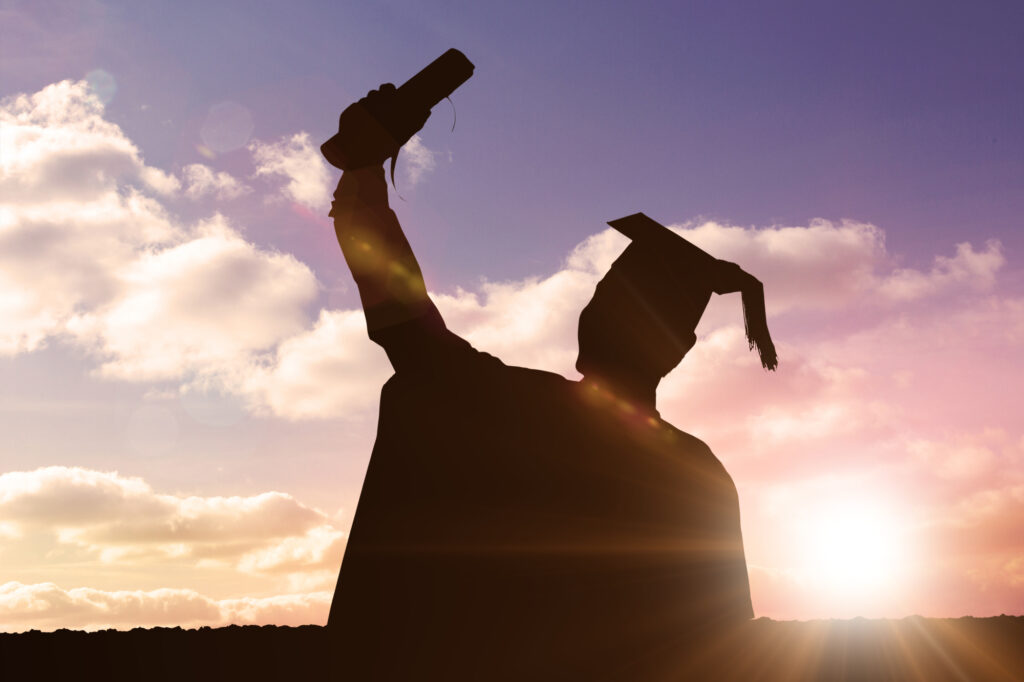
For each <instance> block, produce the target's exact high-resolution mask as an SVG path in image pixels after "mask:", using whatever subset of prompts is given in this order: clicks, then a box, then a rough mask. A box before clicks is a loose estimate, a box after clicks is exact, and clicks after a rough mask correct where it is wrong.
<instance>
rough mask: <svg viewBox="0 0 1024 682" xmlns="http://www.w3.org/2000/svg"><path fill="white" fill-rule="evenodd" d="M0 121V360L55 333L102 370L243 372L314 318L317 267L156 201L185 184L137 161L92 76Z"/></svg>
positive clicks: (17, 102)
mask: <svg viewBox="0 0 1024 682" xmlns="http://www.w3.org/2000/svg"><path fill="white" fill-rule="evenodd" d="M0 117H2V120H3V123H4V125H3V127H2V128H3V135H4V141H3V142H4V145H3V146H4V149H5V153H4V154H3V155H2V159H0V163H2V170H0V187H2V190H3V191H2V195H3V197H4V199H3V203H2V204H0V353H4V354H8V355H10V354H16V353H20V352H27V351H32V350H35V349H37V348H39V347H41V346H43V345H44V344H46V343H47V342H48V341H50V340H53V339H61V340H64V341H68V342H71V343H75V344H79V345H82V346H84V347H86V348H87V349H88V350H90V351H91V352H92V353H93V354H94V356H95V357H97V358H98V359H99V361H100V363H101V368H100V371H101V373H102V374H104V375H106V376H111V377H118V378H125V379H132V380H142V381H148V380H152V379H179V380H182V381H185V382H187V381H189V380H194V379H196V378H197V377H209V376H218V375H224V374H230V373H231V372H236V371H241V370H240V368H244V367H245V366H246V365H247V363H249V362H251V361H252V357H251V355H252V354H254V353H256V352H259V351H263V350H268V349H270V348H271V347H272V346H273V345H274V344H276V343H277V342H278V341H280V340H282V339H284V338H286V337H288V336H290V335H292V334H295V333H297V332H298V331H300V330H301V329H302V328H304V327H305V326H306V325H307V324H308V319H307V316H306V315H307V313H306V306H307V305H308V304H309V303H310V302H311V301H312V299H313V297H314V296H315V295H316V292H317V286H318V285H317V283H316V279H315V277H314V276H313V273H312V271H311V270H310V269H309V268H308V267H307V266H306V265H304V264H302V263H299V262H298V261H297V260H296V259H295V258H293V257H292V256H290V255H286V254H280V253H277V252H273V251H268V250H265V249H261V248H259V247H257V246H255V245H254V244H251V243H249V242H248V241H246V240H245V239H244V238H243V237H242V236H241V234H240V232H239V231H238V229H237V228H236V227H235V226H234V225H233V224H232V223H231V221H230V220H229V219H227V218H226V217H224V216H222V215H219V214H218V215H214V216H213V217H212V218H210V219H207V220H204V221H200V222H199V223H198V224H195V225H183V224H181V223H180V221H179V220H177V219H176V218H175V217H174V216H173V215H172V214H171V213H170V212H169V211H168V210H167V209H166V207H165V206H164V205H163V204H162V203H161V199H160V196H161V193H166V192H170V191H175V190H176V189H177V188H176V187H175V186H174V183H176V182H177V181H176V180H174V179H173V178H172V177H171V176H168V175H167V174H166V173H163V172H162V171H160V170H158V169H155V168H151V167H149V166H146V165H145V164H144V163H143V162H142V160H141V156H140V154H139V151H138V149H137V148H136V147H135V146H134V144H132V143H131V141H130V140H128V139H127V138H126V137H125V135H124V133H123V132H122V131H121V129H120V128H119V127H118V126H116V125H115V124H113V123H110V122H108V121H106V120H104V118H103V105H102V103H101V102H100V101H99V99H98V98H97V97H96V96H95V95H94V94H93V93H92V92H90V90H89V89H88V87H87V86H86V84H85V83H84V82H80V83H71V82H67V81H65V82H63V83H59V84H57V85H53V86H49V87H47V88H45V89H43V90H42V91H40V92H38V93H36V94H34V95H31V96H29V95H19V96H17V97H14V98H10V99H7V100H5V101H4V102H3V104H2V105H0ZM202 168H205V167H199V166H191V167H189V169H190V170H188V171H187V173H186V176H187V178H188V179H189V185H188V188H187V190H186V192H194V191H198V189H197V188H199V187H200V186H201V185H202V182H204V181H205V180H204V178H206V177H207V175H206V172H205V171H202V170H197V169H202ZM208 170H209V169H207V171H208ZM210 177H212V182H213V184H214V186H216V187H217V188H218V189H217V191H222V192H223V191H240V190H238V189H237V188H234V187H235V186H234V185H232V181H231V179H230V178H229V177H228V176H226V175H213V174H212V171H210ZM197 183H198V184H197ZM231 188H234V189H231Z"/></svg>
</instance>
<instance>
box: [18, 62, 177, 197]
mask: <svg viewBox="0 0 1024 682" xmlns="http://www.w3.org/2000/svg"><path fill="white" fill-rule="evenodd" d="M103 113H104V110H103V103H102V102H101V101H100V100H99V98H98V97H96V96H94V95H93V94H92V93H91V92H90V91H89V88H88V85H87V84H86V83H85V81H79V82H75V83H73V82H71V81H62V82H60V83H55V84H53V85H49V86H47V87H45V88H43V89H42V90H40V91H39V92H37V93H35V94H33V95H16V96H14V97H9V98H6V99H4V100H3V101H2V102H0V148H2V149H3V150H4V153H3V154H0V195H2V196H3V197H4V201H5V203H38V202H43V201H52V200H54V199H60V200H63V201H74V200H80V199H82V198H91V197H94V196H95V195H97V194H99V193H102V192H103V191H104V190H110V189H113V188H114V187H115V185H116V183H117V182H118V181H120V180H124V181H127V182H138V183H140V185H141V186H142V187H148V188H151V189H154V190H156V191H158V192H160V193H173V192H174V191H176V190H177V189H178V187H179V186H180V183H179V182H178V180H177V179H176V178H174V177H173V176H171V175H169V174H167V173H165V172H163V171H161V170H159V169H157V168H153V167H150V166H146V165H145V163H144V162H143V161H142V157H141V155H140V153H139V150H138V148H137V147H136V146H135V145H134V144H133V143H132V142H131V141H130V140H129V139H128V138H127V137H125V135H124V133H123V132H122V131H121V129H120V128H119V127H118V126H117V125H116V124H114V123H110V122H109V121H106V120H104V118H103Z"/></svg>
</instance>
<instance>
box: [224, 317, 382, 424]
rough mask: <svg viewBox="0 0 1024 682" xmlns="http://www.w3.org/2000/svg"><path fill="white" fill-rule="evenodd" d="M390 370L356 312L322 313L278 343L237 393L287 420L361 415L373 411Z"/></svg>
mask: <svg viewBox="0 0 1024 682" xmlns="http://www.w3.org/2000/svg"><path fill="white" fill-rule="evenodd" d="M390 371H391V370H390V367H389V366H388V362H387V358H386V357H385V355H384V353H383V352H382V351H381V350H380V349H379V348H377V347H376V346H374V345H373V344H372V343H371V342H370V340H369V338H368V337H367V335H366V322H365V320H364V318H363V314H362V312H361V311H358V310H348V311H337V310H334V311H328V310H322V311H321V312H320V318H319V319H318V320H317V322H316V324H315V325H314V327H313V328H312V329H310V330H308V331H305V332H303V333H301V334H297V335H296V336H293V337H292V338H290V339H288V340H286V341H284V342H283V343H281V344H280V345H279V346H278V348H277V352H276V355H275V356H274V358H273V360H272V361H271V362H270V363H269V364H267V365H265V366H258V367H254V368H253V369H252V370H251V372H250V373H249V374H248V376H247V377H245V378H244V380H243V382H242V383H241V384H239V385H238V386H237V390H240V391H242V392H243V393H245V394H246V395H248V396H249V397H250V398H251V399H252V401H253V404H254V405H257V406H260V409H264V410H267V411H269V412H271V413H272V414H275V415H277V416H280V417H285V418H288V419H302V418H311V417H361V416H366V415H367V413H369V412H370V411H372V409H374V408H375V407H376V404H377V400H376V399H377V396H378V395H379V394H380V387H381V385H382V384H383V383H384V381H385V380H386V379H387V377H388V375H389V374H390Z"/></svg>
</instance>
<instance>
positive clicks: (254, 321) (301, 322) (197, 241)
mask: <svg viewBox="0 0 1024 682" xmlns="http://www.w3.org/2000/svg"><path fill="white" fill-rule="evenodd" d="M190 236H191V239H189V240H188V241H184V242H182V243H180V244H177V245H175V246H173V247H170V248H166V249H164V250H161V251H158V252H152V253H146V254H140V255H139V256H138V257H137V258H136V259H135V260H134V261H133V262H131V263H130V264H127V265H126V266H125V267H124V268H123V270H122V273H121V284H122V293H121V294H120V295H119V296H117V297H116V298H115V299H114V300H112V301H110V302H109V303H108V304H106V305H104V306H101V307H98V308H96V309H95V310H94V311H92V312H90V313H87V314H84V315H80V316H76V317H75V318H73V319H72V320H70V321H69V323H68V329H69V330H70V331H71V332H73V333H74V334H75V335H76V336H77V337H78V338H79V339H80V340H82V341H85V342H92V343H93V344H94V346H95V348H96V350H97V352H98V353H99V354H100V355H101V357H103V358H104V359H105V361H104V363H103V365H102V366H101V368H100V371H101V373H102V374H104V375H106V376H111V377H117V378H121V379H127V380H133V381H139V380H143V381H145V380H160V379H181V378H184V377H187V376H188V375H189V374H190V373H198V374H211V373H212V374H220V373H223V372H230V371H232V370H234V369H235V367H239V368H241V367H244V362H245V358H246V354H247V353H251V352H255V351H259V350H264V349H268V348H270V347H272V346H273V345H274V344H276V343H277V342H279V341H281V340H283V339H285V338H287V337H289V336H290V335H292V334H295V333H297V332H299V331H300V330H301V329H302V328H303V327H304V326H305V325H306V323H307V318H306V313H305V307H306V305H307V304H308V303H309V302H310V301H311V300H312V298H313V297H314V296H315V295H316V282H315V280H314V278H313V275H312V273H311V272H310V271H309V269H308V268H307V267H306V266H305V265H303V264H301V263H299V262H298V261H297V260H295V258H294V257H292V256H290V255H285V254H280V253H273V252H265V251H260V250H257V249H255V248H253V246H252V245H251V244H249V243H248V242H246V241H245V240H243V239H242V238H241V237H240V236H239V235H238V233H237V232H235V231H234V230H233V229H232V228H231V227H230V225H229V224H228V223H227V221H226V220H225V219H224V218H223V217H221V216H219V215H218V216H215V217H214V218H213V219H211V220H209V221H207V222H204V223H202V224H200V225H199V226H198V227H197V228H196V230H195V231H194V232H193V233H192V235H190Z"/></svg>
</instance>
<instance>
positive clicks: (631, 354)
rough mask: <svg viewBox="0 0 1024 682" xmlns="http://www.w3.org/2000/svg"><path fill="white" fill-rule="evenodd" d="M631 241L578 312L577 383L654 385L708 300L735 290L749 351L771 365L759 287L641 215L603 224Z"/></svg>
mask: <svg viewBox="0 0 1024 682" xmlns="http://www.w3.org/2000/svg"><path fill="white" fill-rule="evenodd" d="M609 224H610V225H612V226H613V227H615V228H616V229H618V230H619V231H620V232H622V233H623V234H625V235H626V236H628V237H630V239H632V240H633V242H632V243H631V244H630V245H629V246H628V247H627V248H626V250H625V251H624V252H623V253H622V255H620V256H619V257H618V259H616V261H615V262H614V263H613V264H612V267H611V268H610V269H609V271H608V273H607V274H606V275H605V276H604V278H603V279H601V281H600V282H598V284H597V288H596V290H595V291H594V296H593V297H592V298H591V299H590V302H589V303H588V304H587V305H586V307H585V308H584V309H583V311H582V312H581V313H580V321H579V331H578V335H579V355H578V357H577V360H576V369H577V370H578V371H579V372H580V373H581V374H583V375H584V376H588V377H589V376H608V377H633V378H636V379H643V380H651V379H660V378H661V377H663V376H665V375H666V374H668V373H669V372H670V371H671V370H672V369H673V368H674V367H675V366H676V365H678V364H679V362H680V361H681V360H682V359H683V357H684V356H685V355H686V353H687V352H689V350H690V349H691V348H692V347H693V345H694V344H695V343H696V340H697V337H696V335H695V330H696V328H697V323H698V322H700V318H701V316H702V315H703V314H704V309H705V308H706V307H707V304H708V301H709V300H710V298H711V293H712V292H716V293H727V292H732V291H741V292H742V293H743V306H744V315H745V320H746V322H747V333H748V338H749V340H750V343H751V348H753V347H755V346H756V347H757V348H758V350H759V351H760V353H761V361H762V364H763V365H764V366H765V367H766V368H769V369H774V368H775V365H776V358H775V348H774V346H773V345H772V342H771V338H770V336H769V335H768V327H767V323H766V322H765V321H764V299H763V290H762V289H761V283H760V282H759V281H758V280H757V279H755V278H754V277H753V276H751V275H749V274H747V273H746V272H744V271H743V270H741V269H740V268H739V267H738V266H736V265H735V264H733V263H728V262H726V261H720V260H717V259H715V258H713V257H711V256H710V255H708V254H706V253H704V252H703V251H701V250H700V249H698V248H697V247H696V246H694V245H693V244H691V243H689V242H688V241H686V240H685V239H683V238H682V237H680V236H678V235H676V234H675V233H674V232H672V231H671V230H669V229H668V228H666V227H664V226H662V225H660V224H658V223H656V222H655V221H653V220H651V219H650V218H648V217H647V216H645V215H643V214H635V215H632V216H628V217H627V218H621V219H619V220H615V221H612V222H611V223H609Z"/></svg>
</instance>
